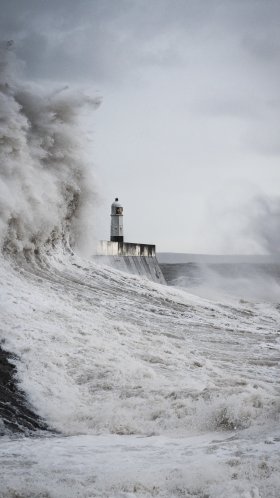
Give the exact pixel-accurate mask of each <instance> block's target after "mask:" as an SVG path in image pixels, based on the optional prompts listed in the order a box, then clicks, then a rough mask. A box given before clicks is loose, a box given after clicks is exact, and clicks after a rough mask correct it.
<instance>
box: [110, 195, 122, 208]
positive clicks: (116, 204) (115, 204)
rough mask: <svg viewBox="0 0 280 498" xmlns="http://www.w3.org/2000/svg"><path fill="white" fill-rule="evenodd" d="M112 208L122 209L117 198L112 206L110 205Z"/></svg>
mask: <svg viewBox="0 0 280 498" xmlns="http://www.w3.org/2000/svg"><path fill="white" fill-rule="evenodd" d="M112 207H123V206H122V204H121V203H120V202H119V198H118V197H116V198H115V200H114V202H113V204H112Z"/></svg>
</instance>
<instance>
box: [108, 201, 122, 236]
mask: <svg viewBox="0 0 280 498" xmlns="http://www.w3.org/2000/svg"><path fill="white" fill-rule="evenodd" d="M110 240H111V242H123V207H122V205H121V204H120V202H119V199H118V198H117V197H116V198H115V201H114V202H113V204H112V206H111V237H110Z"/></svg>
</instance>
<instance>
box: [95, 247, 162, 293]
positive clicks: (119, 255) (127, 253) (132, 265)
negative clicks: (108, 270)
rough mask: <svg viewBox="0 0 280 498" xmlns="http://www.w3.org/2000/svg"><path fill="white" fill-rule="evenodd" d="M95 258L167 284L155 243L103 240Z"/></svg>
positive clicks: (128, 271) (119, 268)
mask: <svg viewBox="0 0 280 498" xmlns="http://www.w3.org/2000/svg"><path fill="white" fill-rule="evenodd" d="M94 259H95V260H96V261H99V262H100V263H103V264H105V265H109V266H112V267H114V268H117V269H118V270H121V271H124V272H127V273H131V274H134V275H140V276H142V277H146V278H148V279H149V280H152V281H153V282H158V283H160V284H166V282H165V279H164V276H163V274H162V271H161V269H160V266H159V264H158V261H157V258H156V246H155V245H153V244H137V243H132V242H112V241H107V240H101V241H100V242H99V245H98V248H97V251H96V255H95V256H94Z"/></svg>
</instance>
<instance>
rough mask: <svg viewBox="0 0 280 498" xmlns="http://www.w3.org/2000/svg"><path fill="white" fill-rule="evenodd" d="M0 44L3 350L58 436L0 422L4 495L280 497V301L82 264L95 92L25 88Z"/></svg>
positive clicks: (7, 50) (89, 202) (37, 409)
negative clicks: (203, 294)
mask: <svg viewBox="0 0 280 498" xmlns="http://www.w3.org/2000/svg"><path fill="white" fill-rule="evenodd" d="M1 50H2V51H1V57H2V62H1V88H0V89H1V93H0V98H1V119H0V126H1V131H0V133H1V164H0V168H1V179H0V181H1V184H0V185H1V187H0V188H1V207H0V219H1V227H0V239H1V283H2V286H1V303H0V312H1V345H2V349H3V350H4V351H6V352H9V355H12V359H11V356H9V358H8V359H9V361H12V363H13V365H15V366H16V369H17V373H16V377H15V382H16V384H17V386H18V388H19V389H20V390H21V392H22V393H24V394H25V397H26V400H27V402H28V403H29V408H30V409H32V410H33V412H34V413H36V414H37V415H38V416H39V417H40V419H41V420H44V421H45V423H46V426H47V428H48V430H49V436H48V437H46V435H45V434H46V432H45V431H44V434H41V432H40V431H39V432H38V433H37V437H35V438H34V437H33V438H28V437H26V438H23V439H21V438H19V439H13V437H12V436H11V434H10V431H8V430H7V425H5V420H3V426H2V429H3V431H2V432H3V434H4V436H3V443H2V445H1V450H0V468H1V473H3V475H2V477H1V480H2V485H1V490H0V496H3V497H4V496H5V497H7V496H11V497H12V496H23V497H27V496H28V497H31V496H32V497H38V496H45V497H46V496H48V497H49V496H50V497H57V498H58V497H76V496H85V497H90V496H91V497H92V496H116V497H117V496H118V497H122V498H124V497H127V498H128V497H131V496H138V497H146V496H161V497H166V498H167V497H171V496H172V497H175V496H176V497H177V496H178V497H179V496H200V497H206V496H209V497H213V498H214V497H217V496H220V497H222V496H228V497H237V496H243V497H244V498H247V497H251V498H253V497H254V498H259V497H260V496H262V497H264V496H267V497H273V496H275V497H276V496H277V493H278V489H279V484H280V483H279V470H280V469H279V458H278V455H279V443H280V437H279V377H278V374H279V370H278V368H279V306H278V305H277V304H275V303H262V302H253V303H252V302H251V303H250V302H244V301H242V302H240V301H232V302H229V301H228V300H227V301H225V302H220V301H216V302H213V301H209V300H206V299H202V298H199V297H196V296H194V295H191V294H188V293H186V292H184V291H183V290H179V289H176V288H165V287H163V286H160V285H156V284H153V283H151V282H148V281H145V280H142V279H141V278H139V277H136V276H129V275H125V274H122V273H121V272H118V271H117V270H114V269H112V268H106V267H100V266H97V265H96V264H94V263H93V262H92V261H90V260H85V259H83V258H81V256H79V255H78V254H77V251H78V249H79V245H80V244H81V238H82V235H83V234H84V233H85V232H86V231H87V228H86V225H87V220H88V218H89V216H88V213H89V212H91V210H93V209H94V204H93V203H94V200H95V192H94V188H93V183H92V181H91V180H90V168H89V166H88V161H87V159H86V157H85V153H84V151H85V149H86V146H85V145H84V144H83V142H82V141H81V139H80V136H81V133H80V128H79V127H80V121H79V119H80V118H79V113H80V109H81V107H82V106H84V104H90V105H94V106H96V105H97V104H98V102H97V100H96V99H88V98H85V97H83V96H77V95H73V94H71V92H69V91H68V90H62V91H58V92H57V91H53V92H49V93H48V94H47V95H46V94H45V92H42V90H40V89H38V88H35V87H34V85H33V86H30V85H29V86H28V85H27V84H22V83H21V84H19V83H18V81H17V80H16V79H15V69H14V66H15V65H16V61H15V58H14V54H13V51H12V49H11V47H10V48H9V47H8V48H7V46H5V47H2V49H1ZM11 67H12V69H11ZM27 416H28V415H27ZM44 428H45V426H44ZM39 429H40V427H39ZM26 435H28V432H26ZM35 435H36V432H35ZM39 436H41V437H39ZM65 436H68V437H65ZM148 436H149V437H148Z"/></svg>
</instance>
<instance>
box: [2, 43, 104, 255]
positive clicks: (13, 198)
mask: <svg viewBox="0 0 280 498" xmlns="http://www.w3.org/2000/svg"><path fill="white" fill-rule="evenodd" d="M19 66H20V64H19V62H18V61H17V59H16V57H15V54H14V50H13V45H12V44H11V43H4V44H2V45H1V47H0V109H1V111H0V112H1V114H0V137H1V138H0V140H1V151H0V199H1V200H0V245H1V249H2V250H3V251H5V252H8V253H25V254H27V253H30V252H31V253H32V252H39V251H40V250H41V248H42V247H43V246H45V245H54V244H55V243H56V242H57V241H60V240H64V242H69V241H70V242H71V244H74V243H75V241H77V240H78V239H79V235H81V233H82V232H83V227H84V223H86V219H88V218H89V217H88V216H86V213H87V212H88V209H91V210H93V203H94V201H95V193H94V185H93V179H92V176H91V171H90V166H89V162H88V160H87V158H86V155H85V153H84V149H85V146H84V143H83V141H82V140H81V138H80V137H81V133H80V132H79V126H80V121H79V115H80V112H81V108H82V107H84V106H88V105H89V106H91V107H93V108H95V107H97V106H98V104H99V100H98V99H97V98H89V97H86V96H85V95H83V94H81V93H73V92H71V91H70V90H68V89H63V90H62V91H55V92H53V91H49V92H46V91H43V90H42V89H40V88H38V87H34V85H33V86H30V85H27V84H24V83H22V82H18V76H19ZM78 137H79V138H78Z"/></svg>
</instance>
